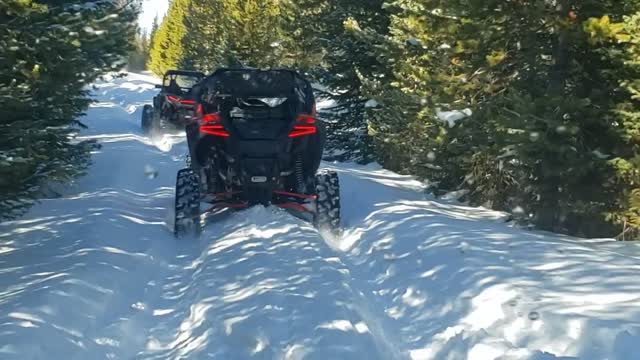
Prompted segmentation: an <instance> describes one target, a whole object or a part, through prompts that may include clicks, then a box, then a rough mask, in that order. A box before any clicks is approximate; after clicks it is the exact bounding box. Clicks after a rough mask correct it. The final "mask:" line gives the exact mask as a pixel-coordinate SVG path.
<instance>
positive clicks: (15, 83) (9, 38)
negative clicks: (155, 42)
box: [0, 0, 136, 219]
mask: <svg viewBox="0 0 640 360" xmlns="http://www.w3.org/2000/svg"><path fill="white" fill-rule="evenodd" d="M135 12H136V11H135V9H134V8H131V7H130V6H124V5H123V4H122V3H119V2H115V3H110V2H104V3H103V2H100V3H91V4H86V3H85V2H83V1H40V2H35V1H24V0H22V1H17V0H4V1H0V24H3V26H0V68H1V69H3V70H2V72H0V132H1V133H2V136H0V218H3V219H6V218H12V217H15V216H17V215H19V214H20V213H21V211H23V210H24V209H25V205H29V204H32V203H33V202H34V200H35V199H37V198H38V197H39V196H41V195H43V194H45V193H46V191H47V189H46V185H47V184H51V183H54V182H67V181H69V180H70V179H71V178H73V177H74V176H77V175H79V174H81V173H82V172H83V171H84V169H85V168H86V166H87V165H88V161H89V150H90V149H91V148H92V146H93V145H92V144H91V143H87V142H82V141H77V140H74V139H73V137H74V135H75V134H76V132H77V129H78V128H79V127H80V126H82V124H81V123H80V122H78V121H77V120H76V119H77V118H78V117H79V116H80V115H82V114H83V111H84V110H85V109H86V108H87V106H88V104H89V103H90V100H89V98H88V92H87V90H86V88H85V87H86V86H87V85H88V84H90V83H91V82H93V81H94V80H96V79H97V77H98V76H100V75H101V74H103V73H104V72H106V71H113V70H119V69H121V68H122V67H123V66H124V64H125V62H126V54H127V52H128V51H129V49H130V43H131V42H132V40H133V34H134V30H135V27H134V26H133V23H132V22H133V20H134V18H135V15H136V14H135Z"/></svg>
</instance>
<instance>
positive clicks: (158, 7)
mask: <svg viewBox="0 0 640 360" xmlns="http://www.w3.org/2000/svg"><path fill="white" fill-rule="evenodd" d="M168 7H169V1H168V0H142V12H141V13H140V17H139V18H138V22H139V23H140V27H141V28H143V29H147V30H150V29H151V24H152V23H153V18H154V17H155V16H156V14H157V15H158V18H159V19H160V18H162V16H163V15H164V14H165V13H166V12H167V8H168Z"/></svg>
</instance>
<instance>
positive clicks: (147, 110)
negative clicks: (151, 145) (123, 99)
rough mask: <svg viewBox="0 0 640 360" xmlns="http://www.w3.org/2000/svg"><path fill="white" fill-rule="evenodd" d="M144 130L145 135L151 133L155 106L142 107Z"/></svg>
mask: <svg viewBox="0 0 640 360" xmlns="http://www.w3.org/2000/svg"><path fill="white" fill-rule="evenodd" d="M141 126H142V132H143V133H144V134H145V135H149V134H150V133H151V129H152V127H153V106H151V105H145V106H144V107H143V108H142V121H141Z"/></svg>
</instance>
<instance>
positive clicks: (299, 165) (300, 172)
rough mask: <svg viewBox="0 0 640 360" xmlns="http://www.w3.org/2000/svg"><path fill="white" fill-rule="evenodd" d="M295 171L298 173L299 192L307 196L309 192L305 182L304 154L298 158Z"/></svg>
mask: <svg viewBox="0 0 640 360" xmlns="http://www.w3.org/2000/svg"><path fill="white" fill-rule="evenodd" d="M295 171H296V182H297V185H298V186H297V187H298V191H300V193H303V194H305V193H306V192H307V186H306V184H305V182H304V173H303V164H302V154H298V155H297V156H296V163H295Z"/></svg>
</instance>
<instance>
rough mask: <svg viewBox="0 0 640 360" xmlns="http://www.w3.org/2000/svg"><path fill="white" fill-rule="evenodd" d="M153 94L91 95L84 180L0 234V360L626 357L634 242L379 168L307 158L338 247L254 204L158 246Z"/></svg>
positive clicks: (165, 150) (137, 78)
mask: <svg viewBox="0 0 640 360" xmlns="http://www.w3.org/2000/svg"><path fill="white" fill-rule="evenodd" d="M154 82H155V80H154V79H153V78H151V77H149V76H145V75H136V74H130V75H129V76H128V77H127V78H122V79H118V78H112V79H110V80H109V81H107V82H103V83H99V84H97V85H96V89H95V93H96V98H97V100H98V101H97V102H96V103H95V104H94V105H93V106H92V107H91V109H90V110H89V111H88V114H87V115H86V119H83V121H84V122H85V123H86V124H88V125H89V126H90V127H89V129H88V130H86V131H85V132H84V134H83V136H84V138H87V139H96V140H98V141H99V142H100V143H101V144H102V148H101V149H100V150H98V151H96V152H95V154H94V155H93V159H94V163H93V165H92V167H91V169H90V171H89V174H88V175H87V176H85V177H84V178H81V179H79V180H78V181H77V182H76V183H75V184H73V185H72V186H70V187H69V188H68V189H67V190H66V192H65V194H64V195H63V196H62V197H59V198H54V199H46V200H43V201H42V202H41V203H40V204H39V205H37V206H35V207H34V208H33V209H32V210H31V211H30V212H29V213H28V214H27V215H25V216H24V217H22V218H20V219H18V220H15V221H11V222H5V223H3V224H0V358H2V359H20V360H25V359H26V360H28V359H83V360H84V359H133V358H135V359H253V358H256V359H283V360H284V359H288V360H293V359H413V360H418V359H421V360H422V359H425V360H426V359H449V360H455V359H461V360H462V359H470V360H493V359H503V360H507V359H514V360H524V359H528V360H543V359H574V358H577V359H593V360H602V359H617V360H631V359H637V358H638V356H637V350H636V346H634V345H636V344H637V343H638V342H640V306H638V304H639V303H640V283H639V282H638V281H637V278H638V273H640V250H639V249H638V245H636V244H634V243H619V242H614V241H610V240H606V239H603V240H581V239H573V238H569V237H564V236H558V235H554V234H547V233H540V232H527V231H524V230H520V229H518V228H516V227H514V226H512V225H510V224H509V223H505V214H503V213H499V212H495V211H490V210H486V209H481V208H472V207H468V206H463V205H461V204H459V203H456V202H455V201H444V202H441V201H437V200H434V199H433V198H432V197H430V196H428V195H426V194H425V192H424V190H425V189H424V185H423V184H422V183H421V182H419V181H416V180H415V179H413V178H411V177H409V176H402V175H398V174H394V173H392V172H389V171H386V170H384V169H381V168H380V167H379V166H377V165H368V166H359V165H354V164H340V163H325V164H324V166H326V167H330V168H333V169H335V170H337V171H339V173H340V181H341V185H342V205H343V215H344V219H343V224H342V225H343V227H344V234H343V236H342V237H340V238H331V237H328V236H325V237H323V236H322V235H321V234H319V233H318V232H317V231H316V230H315V229H314V228H313V227H312V226H311V225H309V224H307V223H305V222H303V221H302V220H299V219H297V218H295V217H293V216H291V215H289V214H288V213H286V212H284V211H281V210H276V209H272V208H263V207H257V208H252V209H249V210H246V211H242V212H238V213H235V214H231V215H228V216H225V217H223V218H220V219H215V221H212V222H211V223H209V224H208V226H207V228H206V229H205V231H204V233H203V235H202V236H201V237H200V238H199V239H181V240H176V239H174V237H173V236H172V234H171V230H170V227H171V224H170V221H168V219H171V217H172V214H171V207H172V205H173V196H174V194H173V186H174V181H175V174H176V172H177V170H178V169H180V168H181V167H183V166H184V160H185V159H184V154H185V152H186V145H185V143H184V139H183V137H182V136H181V135H174V136H167V137H164V138H162V139H153V140H151V139H148V138H146V137H144V136H143V135H142V132H141V130H140V127H139V119H140V115H141V110H142V106H143V105H144V104H146V103H149V102H150V101H151V98H152V96H153V95H154V93H155V90H154V89H153V83H154Z"/></svg>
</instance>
